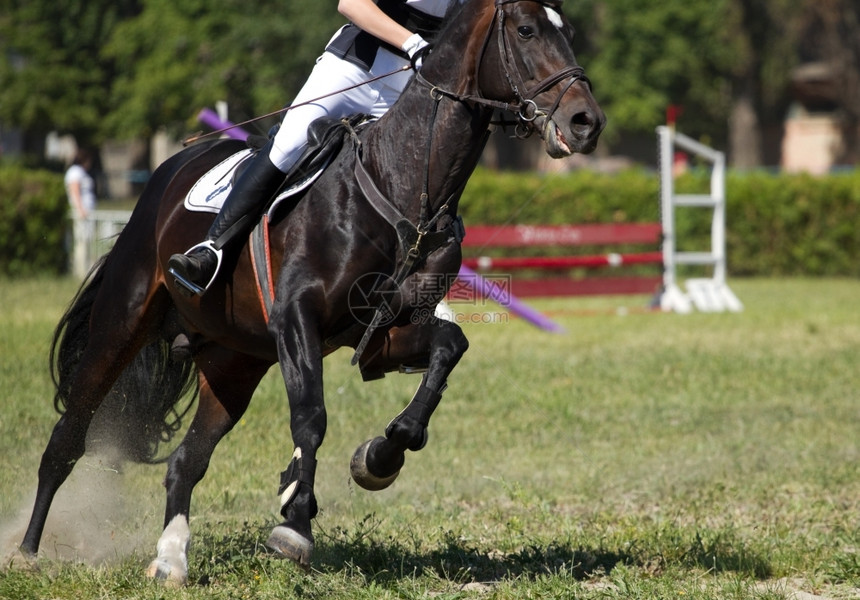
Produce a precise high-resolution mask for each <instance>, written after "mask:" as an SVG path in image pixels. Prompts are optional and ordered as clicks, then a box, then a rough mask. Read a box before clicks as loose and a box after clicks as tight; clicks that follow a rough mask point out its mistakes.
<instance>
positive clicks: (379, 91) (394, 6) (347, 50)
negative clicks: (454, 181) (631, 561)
mask: <svg viewBox="0 0 860 600" xmlns="http://www.w3.org/2000/svg"><path fill="white" fill-rule="evenodd" d="M454 1H455V0H339V3H338V12H340V13H341V14H342V15H343V16H345V17H346V18H347V19H349V20H350V21H351V22H350V23H349V24H348V25H345V26H343V27H342V28H341V29H340V30H338V32H337V33H336V34H335V35H334V37H332V39H331V40H330V41H329V43H328V45H327V46H326V50H325V52H324V53H323V55H322V56H321V57H320V58H319V59H317V63H316V66H315V67H314V69H313V71H312V72H311V75H310V77H309V78H308V80H307V82H306V83H305V85H304V87H303V88H302V89H301V91H300V92H299V94H298V96H296V99H295V101H294V103H293V104H301V103H303V102H307V101H308V100H312V99H314V98H319V97H321V96H326V95H327V94H334V95H330V96H327V97H324V98H322V99H320V100H314V102H312V103H309V104H305V105H303V106H299V107H297V108H295V109H292V110H289V111H287V112H286V114H285V116H284V119H283V121H282V122H281V126H280V129H279V130H278V132H277V134H276V135H275V136H274V138H273V139H272V140H271V141H270V142H269V144H268V145H267V146H265V147H264V148H263V149H262V150H261V151H260V152H258V153H257V154H256V156H255V157H254V158H253V159H252V160H251V161H250V164H249V166H248V167H247V168H246V169H245V171H244V172H243V173H242V174H241V175H240V176H239V178H238V179H237V181H236V183H235V185H234V186H233V189H232V190H231V191H230V193H229V195H228V196H227V198H226V200H225V201H224V206H223V208H222V209H221V212H220V213H219V214H218V215H217V216H216V218H215V222H214V223H212V226H211V227H210V228H209V232H208V233H207V234H206V240H205V241H204V242H202V243H201V244H197V245H196V246H193V247H192V248H190V249H189V250H188V251H187V252H186V253H185V254H174V255H173V256H171V257H170V259H169V260H168V262H167V265H168V271H169V272H170V273H171V274H172V275H173V276H174V277H175V278H176V281H177V283H179V284H180V285H181V286H183V287H185V288H187V289H188V290H189V291H191V292H193V293H196V294H198V295H202V294H203V293H204V292H205V291H206V289H208V287H209V286H210V285H211V283H212V281H213V280H214V279H215V275H216V274H217V272H218V267H219V266H220V263H221V256H222V248H224V246H226V245H227V244H229V243H230V242H232V241H233V240H237V239H238V240H243V239H245V238H246V237H247V235H248V233H249V232H250V230H251V229H252V228H253V227H254V225H255V224H256V221H257V219H258V217H259V216H260V212H261V211H262V209H263V208H264V207H265V205H266V204H267V203H268V201H269V200H270V199H271V198H272V196H273V195H274V194H275V193H276V192H277V190H278V188H279V187H280V186H281V184H282V183H283V182H284V179H285V177H286V174H287V173H288V172H289V171H290V169H291V168H292V167H293V165H294V164H295V163H296V161H298V159H299V157H300V156H301V155H302V153H303V151H304V149H305V148H306V147H307V145H308V139H307V128H308V125H309V124H310V123H311V122H313V121H314V120H315V119H317V118H319V117H334V118H342V117H345V116H348V115H352V114H356V113H365V114H368V115H370V116H372V117H380V116H382V115H383V114H384V113H385V112H386V111H387V110H388V109H389V108H391V106H392V105H393V104H394V102H395V100H397V98H398V97H399V96H400V93H401V92H402V91H403V89H404V88H405V87H406V84H407V83H408V82H409V79H410V77H411V75H410V74H409V72H408V71H402V70H401V71H399V72H397V73H396V74H394V75H392V76H390V77H385V78H383V79H380V80H378V81H375V82H370V83H367V84H366V85H361V86H359V87H356V88H354V89H351V90H349V91H348V92H342V93H337V92H338V90H342V89H344V88H347V87H350V86H353V85H355V84H357V83H361V82H367V81H368V80H370V79H372V78H374V77H376V76H379V75H384V74H386V73H391V72H392V71H395V70H397V69H398V68H402V67H404V66H406V65H408V64H409V62H410V60H412V59H413V57H415V55H416V53H417V52H418V51H419V50H421V49H422V48H424V47H425V46H426V45H427V42H426V41H425V39H424V36H428V37H429V36H430V35H431V34H433V33H435V32H436V31H437V30H438V29H439V26H440V25H441V21H442V17H443V16H444V14H445V12H446V10H447V9H448V6H449V5H450V4H451V3H453V2H454ZM459 1H461V2H462V1H463V0H459ZM419 56H420V55H419ZM419 64H420V62H419Z"/></svg>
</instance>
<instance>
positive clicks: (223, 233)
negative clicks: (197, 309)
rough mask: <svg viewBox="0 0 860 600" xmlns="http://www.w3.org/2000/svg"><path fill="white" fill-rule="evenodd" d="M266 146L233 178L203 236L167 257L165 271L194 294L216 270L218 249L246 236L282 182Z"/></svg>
mask: <svg viewBox="0 0 860 600" xmlns="http://www.w3.org/2000/svg"><path fill="white" fill-rule="evenodd" d="M269 148H271V143H270V144H269V145H268V146H266V147H265V148H264V149H262V150H261V151H260V152H259V153H258V154H257V155H256V156H254V158H253V159H251V161H250V163H249V164H248V167H247V168H246V169H245V171H244V172H243V173H242V174H241V175H240V176H239V178H238V179H237V180H236V183H235V185H234V186H233V189H231V190H230V193H229V194H228V195H227V198H226V199H225V200H224V206H223V208H221V212H219V213H218V216H216V217H215V221H214V222H213V223H212V226H211V227H210V228H209V232H208V233H207V234H206V240H205V241H204V242H203V243H201V244H197V245H196V246H194V247H192V248H191V249H190V250H188V251H187V252H186V253H185V254H174V255H173V256H171V257H170V259H169V260H168V261H167V266H168V272H169V273H170V274H171V275H173V276H174V277H175V278H176V282H177V283H179V284H180V285H181V286H183V287H184V288H186V289H188V290H189V291H191V292H193V293H195V294H198V295H201V294H203V293H204V292H205V291H206V289H207V288H208V287H209V285H210V284H211V283H212V280H213V279H214V278H215V275H216V273H217V272H218V267H219V266H220V263H221V253H222V249H223V248H224V247H225V246H227V245H228V244H230V242H231V241H233V240H235V239H242V240H244V239H245V238H246V237H247V236H248V233H249V232H250V230H251V229H252V228H253V227H254V224H255V223H256V222H257V218H258V217H259V215H260V211H261V210H262V209H263V207H265V206H266V204H267V203H268V201H269V200H270V199H271V198H272V196H273V195H274V193H275V192H276V191H277V190H278V188H279V187H280V185H281V184H282V183H283V181H284V178H285V177H286V174H285V173H284V172H283V171H281V170H280V169H279V168H278V167H276V166H275V165H274V164H272V161H271V159H270V158H269Z"/></svg>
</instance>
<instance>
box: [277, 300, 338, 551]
mask: <svg viewBox="0 0 860 600" xmlns="http://www.w3.org/2000/svg"><path fill="white" fill-rule="evenodd" d="M296 305H297V303H292V304H291V305H290V306H291V308H292V310H291V311H290V312H291V314H290V315H289V316H288V317H287V318H278V320H277V321H276V320H275V317H274V316H273V318H272V322H273V323H274V322H280V323H287V324H289V327H288V328H286V329H284V330H282V331H279V332H277V334H276V336H277V345H278V357H279V362H280V365H281V371H282V374H283V377H284V382H285V383H286V387H287V397H288V398H289V403H290V431H291V433H292V438H293V444H294V447H295V450H294V452H293V456H292V460H291V461H290V463H289V465H288V466H287V469H286V470H285V471H284V472H283V473H282V474H281V485H280V489H279V491H278V493H279V494H280V495H281V510H280V512H281V516H283V518H284V521H283V523H281V524H280V525H278V526H277V527H275V528H274V529H273V530H272V534H271V536H270V537H269V539H268V541H267V545H268V546H269V547H270V548H272V549H273V550H275V551H276V552H278V553H279V554H281V555H282V556H284V557H285V558H289V559H291V560H293V561H295V562H296V563H298V564H299V565H300V566H302V567H303V568H309V567H310V557H311V553H312V552H313V547H314V541H313V534H312V532H311V519H313V518H314V517H315V516H316V514H317V501H316V497H315V496H314V491H313V486H314V476H315V472H316V454H317V450H318V449H319V447H320V446H321V445H322V441H323V437H324V436H325V431H326V410H325V403H324V398H323V381H322V370H323V366H322V350H321V348H322V344H321V341H320V336H319V333H318V331H316V330H315V328H314V327H313V326H312V325H310V320H309V319H308V318H306V317H305V316H303V315H301V314H299V311H298V310H297V309H296Z"/></svg>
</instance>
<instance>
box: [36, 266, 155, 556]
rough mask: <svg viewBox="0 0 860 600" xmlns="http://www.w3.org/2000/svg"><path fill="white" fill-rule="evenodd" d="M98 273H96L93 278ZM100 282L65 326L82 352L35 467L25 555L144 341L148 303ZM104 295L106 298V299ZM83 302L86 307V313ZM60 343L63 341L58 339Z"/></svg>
mask: <svg viewBox="0 0 860 600" xmlns="http://www.w3.org/2000/svg"><path fill="white" fill-rule="evenodd" d="M102 275H103V274H102V273H100V274H99V275H98V277H101V276H102ZM108 279H109V277H105V278H104V280H103V281H102V282H101V283H100V287H101V289H94V288H93V287H92V286H93V285H94V284H90V286H91V287H90V288H89V289H88V290H89V291H91V292H92V293H91V294H90V295H88V296H87V295H84V296H79V297H78V299H77V301H76V305H77V304H79V303H80V304H81V305H82V307H83V309H82V310H80V311H78V315H79V317H78V322H77V323H74V322H71V321H69V322H68V323H67V329H66V333H65V336H76V335H83V336H88V338H84V339H86V347H85V348H84V349H83V353H82V354H81V356H80V359H79V361H78V362H77V365H76V366H75V369H74V372H73V373H72V374H70V375H69V376H70V377H71V380H70V385H69V387H68V396H67V400H66V411H65V413H64V414H63V416H62V417H61V418H60V420H59V421H58V422H57V424H56V425H55V426H54V430H53V432H52V434H51V437H50V440H49V441H48V445H47V447H46V448H45V452H44V453H43V455H42V460H41V464H40V466H39V484H38V488H37V491H36V501H35V504H34V506H33V513H32V516H31V518H30V523H29V525H28V527H27V531H26V533H25V535H24V540H23V542H22V543H21V546H20V550H21V552H22V553H24V554H25V555H35V554H36V553H37V552H38V550H39V542H40V540H41V537H42V532H43V530H44V527H45V521H46V520H47V517H48V511H49V509H50V507H51V503H52V502H53V500H54V496H55V494H56V492H57V490H58V489H59V488H60V486H61V485H62V484H63V482H64V481H65V480H66V478H67V477H68V476H69V474H70V473H71V471H72V468H73V467H74V465H75V463H76V462H77V461H78V459H80V458H81V456H83V454H84V451H85V445H86V435H87V430H88V429H89V425H90V422H91V421H92V418H93V414H94V413H95V412H96V410H97V409H98V407H99V406H100V405H101V403H102V400H103V399H104V397H105V396H106V395H107V394H108V392H109V391H110V389H111V387H112V386H113V383H114V382H115V381H116V379H117V377H118V376H119V374H120V373H121V372H122V370H123V369H124V368H125V366H126V365H127V364H129V363H130V362H131V360H132V359H133V358H134V356H135V355H136V354H137V352H138V351H139V350H140V348H141V347H142V346H143V345H144V344H145V343H146V341H147V338H148V332H147V329H148V326H149V325H150V324H151V323H152V316H153V313H155V312H157V310H154V303H153V298H152V297H151V296H146V297H145V300H143V301H140V300H134V301H133V300H132V299H131V298H118V297H117V296H116V295H112V294H110V293H107V290H115V291H116V293H119V290H122V289H126V290H128V287H129V284H128V282H124V283H125V286H124V287H117V285H116V282H109V281H108ZM108 296H110V297H109V298H108ZM87 303H91V310H90V309H88V307H87ZM91 314H97V315H98V318H99V323H100V324H101V325H102V326H100V327H91V326H89V325H88V322H89V320H90V315H91ZM64 341H65V340H64Z"/></svg>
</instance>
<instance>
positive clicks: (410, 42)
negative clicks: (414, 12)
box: [400, 33, 427, 71]
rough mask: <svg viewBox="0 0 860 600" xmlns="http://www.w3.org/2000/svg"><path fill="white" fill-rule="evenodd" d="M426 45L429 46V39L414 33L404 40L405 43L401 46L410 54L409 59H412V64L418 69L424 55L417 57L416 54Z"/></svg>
mask: <svg viewBox="0 0 860 600" xmlns="http://www.w3.org/2000/svg"><path fill="white" fill-rule="evenodd" d="M425 47H427V41H426V40H425V39H424V38H423V37H421V36H420V35H419V34H417V33H413V34H412V35H411V36H409V38H408V39H407V40H406V41H405V42H403V45H402V46H401V47H400V49H401V50H403V51H404V52H405V53H406V54H408V55H409V60H411V61H412V65H413V66H414V67H415V70H416V71H417V70H418V69H420V68H421V58H422V57H421V56H418V58H417V59H416V58H415V55H416V54H417V53H418V51H419V50H421V49H422V48H425Z"/></svg>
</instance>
